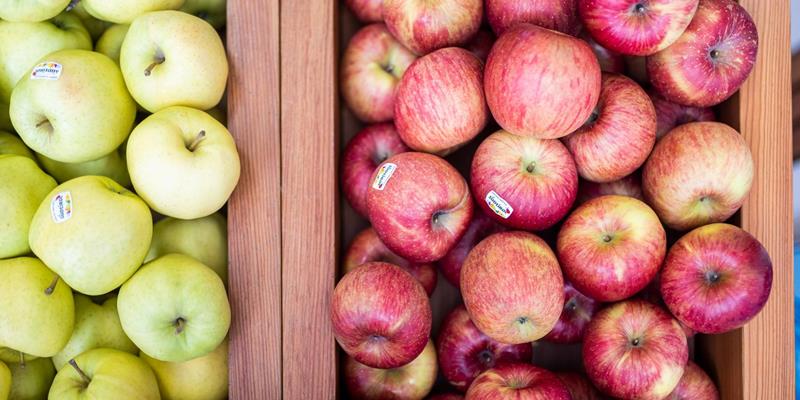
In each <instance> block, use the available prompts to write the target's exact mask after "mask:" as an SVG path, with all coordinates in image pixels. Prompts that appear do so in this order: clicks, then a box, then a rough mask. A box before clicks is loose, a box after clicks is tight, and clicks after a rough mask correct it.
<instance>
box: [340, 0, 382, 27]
mask: <svg viewBox="0 0 800 400" xmlns="http://www.w3.org/2000/svg"><path fill="white" fill-rule="evenodd" d="M344 3H345V4H347V8H349V9H350V11H352V12H353V14H355V16H356V18H358V20H359V21H361V22H383V0H345V1H344Z"/></svg>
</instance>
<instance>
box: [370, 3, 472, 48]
mask: <svg viewBox="0 0 800 400" xmlns="http://www.w3.org/2000/svg"><path fill="white" fill-rule="evenodd" d="M482 18H483V1H482V0H436V1H429V0H383V20H384V21H385V22H386V27H387V28H389V32H391V33H392V35H394V37H396V38H397V40H399V41H400V43H402V44H403V45H404V46H405V47H407V48H408V49H411V51H413V52H414V53H417V54H419V55H423V54H427V53H430V52H432V51H434V50H436V49H441V48H443V47H449V46H460V45H463V44H466V43H467V42H469V40H470V39H472V37H473V36H474V35H475V33H476V32H478V29H479V28H480V26H481V19H482Z"/></svg>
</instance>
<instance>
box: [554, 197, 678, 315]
mask: <svg viewBox="0 0 800 400" xmlns="http://www.w3.org/2000/svg"><path fill="white" fill-rule="evenodd" d="M557 248H558V259H559V260H560V261H561V267H562V269H563V270H564V275H565V276H566V278H567V279H568V280H569V281H570V282H572V284H573V285H574V286H575V288H576V289H578V290H579V291H580V292H581V293H583V294H585V295H587V296H589V297H591V298H593V299H595V300H599V301H618V300H622V299H626V298H628V297H631V296H633V295H634V294H636V293H637V292H639V291H640V290H642V289H644V288H645V287H646V286H647V285H648V284H649V283H650V281H652V280H653V278H654V277H655V276H656V273H658V269H659V267H660V266H661V262H662V261H663V260H664V254H665V253H666V251H667V236H666V233H665V232H664V228H663V227H662V226H661V222H660V221H659V220H658V216H656V213H655V212H653V210H652V209H650V207H648V206H647V204H645V203H643V202H641V201H639V200H636V199H634V198H632V197H625V196H615V195H610V196H603V197H598V198H596V199H592V200H589V201H588V202H586V203H584V204H583V205H581V206H580V207H578V208H577V209H575V211H573V212H572V214H570V216H569V217H567V220H566V221H565V222H564V225H563V226H562V227H561V231H559V232H558V244H557Z"/></svg>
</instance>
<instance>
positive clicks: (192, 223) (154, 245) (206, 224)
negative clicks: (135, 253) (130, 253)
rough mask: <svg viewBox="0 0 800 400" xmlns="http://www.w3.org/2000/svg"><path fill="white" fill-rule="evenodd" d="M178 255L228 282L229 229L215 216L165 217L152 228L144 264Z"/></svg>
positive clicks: (217, 215)
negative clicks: (196, 262)
mask: <svg viewBox="0 0 800 400" xmlns="http://www.w3.org/2000/svg"><path fill="white" fill-rule="evenodd" d="M170 253H180V254H184V255H187V256H190V257H192V258H194V259H196V260H197V261H200V262H201V263H203V264H204V265H205V266H207V267H209V268H211V269H212V270H214V272H216V273H217V275H219V277H220V279H222V282H223V283H225V284H226V285H227V283H228V226H227V221H226V220H225V217H223V216H222V215H220V214H218V213H214V214H211V215H209V216H207V217H203V218H198V219H189V220H184V219H177V218H169V217H168V218H164V219H162V220H161V221H158V222H157V223H156V224H155V225H154V226H153V240H152V241H151V242H150V250H148V252H147V256H145V258H144V262H150V261H152V260H155V259H156V258H158V257H161V256H164V255H167V254H170Z"/></svg>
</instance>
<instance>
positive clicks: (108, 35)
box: [95, 24, 130, 65]
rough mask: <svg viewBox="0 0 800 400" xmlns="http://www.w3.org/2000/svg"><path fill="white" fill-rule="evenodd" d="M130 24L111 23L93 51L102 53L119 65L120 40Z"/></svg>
mask: <svg viewBox="0 0 800 400" xmlns="http://www.w3.org/2000/svg"><path fill="white" fill-rule="evenodd" d="M129 28H130V25H125V24H118V25H111V26H110V27H108V29H106V30H105V31H104V32H103V34H102V35H100V38H99V39H97V43H96V44H95V51H97V52H98V53H103V54H105V55H106V56H108V58H110V59H112V60H114V62H115V63H117V65H119V54H120V51H121V50H122V42H124V41H125V35H127V34H128V29H129Z"/></svg>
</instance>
